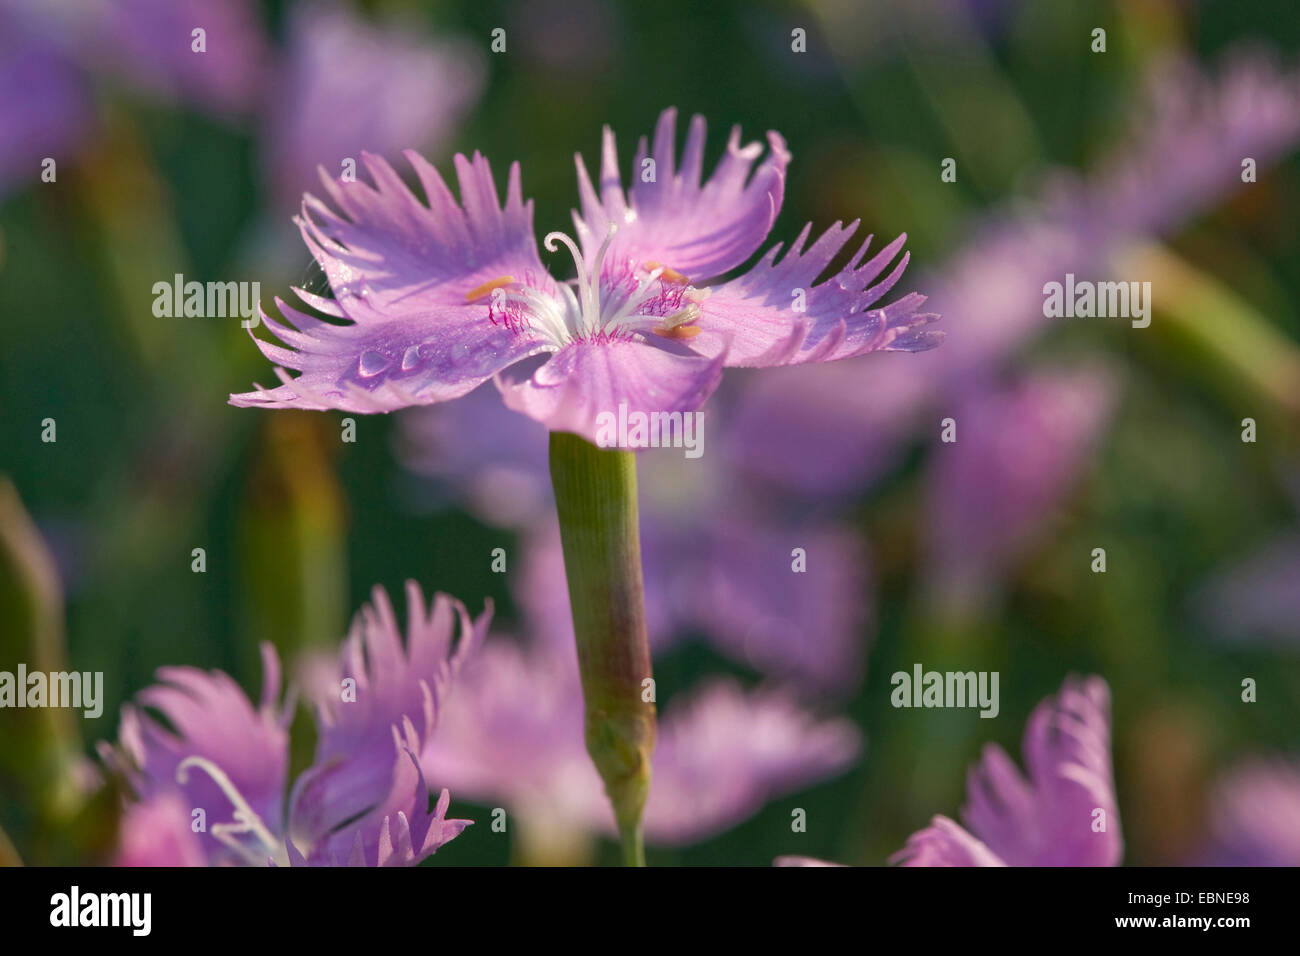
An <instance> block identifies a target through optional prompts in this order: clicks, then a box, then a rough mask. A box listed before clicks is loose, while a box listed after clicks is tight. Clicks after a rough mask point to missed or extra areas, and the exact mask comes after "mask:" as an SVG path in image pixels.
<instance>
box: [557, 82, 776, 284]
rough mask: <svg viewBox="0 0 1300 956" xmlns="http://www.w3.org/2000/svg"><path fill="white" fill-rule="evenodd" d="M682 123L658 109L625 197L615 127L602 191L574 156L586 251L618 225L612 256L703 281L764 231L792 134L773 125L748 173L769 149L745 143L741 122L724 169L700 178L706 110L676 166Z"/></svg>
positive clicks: (577, 219)
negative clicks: (785, 134) (776, 130)
mask: <svg viewBox="0 0 1300 956" xmlns="http://www.w3.org/2000/svg"><path fill="white" fill-rule="evenodd" d="M676 125H677V110H676V109H672V108H669V109H666V110H664V111H663V112H662V113H661V114H660V115H659V122H658V124H657V126H656V127H655V135H654V143H653V146H652V149H651V152H650V153H649V154H647V151H646V140H645V138H644V137H643V138H642V139H641V143H640V146H639V148H638V150H637V155H636V161H635V163H634V165H633V170H632V176H633V185H632V188H631V190H630V191H629V193H628V195H627V196H626V197H625V196H624V194H623V187H622V183H621V181H620V178H619V172H618V152H617V150H616V149H615V146H614V134H613V132H612V131H611V130H610V129H609V127H605V130H604V135H603V138H602V148H601V166H600V182H599V184H598V185H599V198H598V196H597V190H596V189H595V188H593V185H592V181H591V178H590V176H589V175H588V174H587V168H586V166H585V165H583V162H582V157H581V156H580V155H579V156H577V157H575V160H576V163H577V167H578V193H579V197H580V198H581V201H582V214H581V215H579V214H578V213H577V212H576V211H575V212H574V214H573V220H574V225H575V226H576V228H577V231H578V237H579V239H580V240H581V242H582V246H583V249H584V250H586V251H587V252H588V254H590V253H591V252H593V251H594V250H595V249H596V248H597V247H599V246H600V244H601V242H602V241H603V240H604V239H605V237H606V235H607V233H608V232H609V229H610V228H611V226H613V227H616V228H617V230H618V231H617V232H616V233H615V236H614V240H613V242H612V243H611V245H610V250H609V256H610V258H611V259H612V260H615V261H619V262H629V261H630V262H633V263H636V264H637V265H644V264H645V263H646V262H657V263H659V264H661V265H665V266H668V267H670V268H672V269H674V270H676V271H677V272H678V273H680V274H682V275H684V276H687V277H689V278H690V280H691V281H692V282H693V283H695V284H697V285H698V284H699V283H701V282H704V281H707V280H708V279H711V278H714V277H716V276H720V275H722V274H723V273H724V272H727V271H728V270H730V269H733V268H735V267H736V266H738V265H740V264H741V263H742V262H744V261H745V260H746V259H748V258H749V257H750V256H751V255H752V254H753V253H754V252H755V251H756V250H757V249H758V247H759V246H760V245H761V244H762V242H763V240H764V239H765V238H767V234H768V232H769V231H770V230H771V228H772V223H773V221H774V220H775V219H776V214H777V212H779V211H780V209H781V201H782V197H783V195H784V192H785V168H786V165H787V164H788V163H789V161H790V153H789V152H788V151H787V150H786V148H785V140H783V139H782V138H781V136H780V135H779V134H777V133H771V132H769V133H768V134H767V140H768V145H769V147H770V149H771V151H770V152H769V153H768V156H767V158H766V159H765V160H764V161H763V162H762V163H761V164H760V165H759V167H758V170H757V171H756V172H755V173H754V174H753V176H752V177H751V176H750V171H751V169H753V166H754V163H755V161H756V160H757V159H758V158H759V156H760V155H762V152H763V148H762V146H761V145H760V144H758V143H749V144H747V145H745V146H742V145H741V144H740V127H738V126H737V127H735V128H733V129H732V131H731V137H730V139H729V140H728V141H727V149H726V153H725V154H724V155H723V158H722V160H721V161H720V162H719V163H718V166H717V169H716V170H715V171H714V173H713V175H712V176H710V177H709V179H708V180H707V181H706V182H704V183H703V184H701V177H702V171H703V164H704V138H705V123H704V117H702V116H695V117H692V119H691V125H690V131H689V133H688V134H687V139H686V148H685V151H684V153H683V154H682V157H681V167H680V168H677V166H676V159H677V150H676V146H675V144H674V136H675V129H676ZM647 159H653V161H654V179H653V181H651V182H646V181H645V178H646V177H645V175H644V173H645V171H646V170H647V169H648V168H649V167H648V166H647V165H646V162H645V161H646V160H647ZM746 180H748V182H746Z"/></svg>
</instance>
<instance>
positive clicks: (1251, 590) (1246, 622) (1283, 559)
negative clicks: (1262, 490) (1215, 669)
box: [1192, 472, 1300, 651]
mask: <svg viewBox="0 0 1300 956" xmlns="http://www.w3.org/2000/svg"><path fill="white" fill-rule="evenodd" d="M1282 485H1283V487H1284V488H1285V489H1286V490H1287V491H1288V492H1289V493H1290V498H1291V503H1292V507H1293V508H1294V510H1295V511H1296V513H1297V514H1300V472H1288V473H1286V474H1284V475H1283V482H1282ZM1192 612H1193V613H1194V614H1195V616H1196V619H1197V621H1198V622H1199V623H1200V624H1201V626H1204V627H1208V628H1209V629H1210V630H1211V631H1212V632H1213V633H1214V634H1215V635H1216V636H1219V637H1224V638H1228V639H1231V640H1236V641H1242V642H1260V643H1265V644H1273V645H1276V646H1279V647H1283V648H1286V649H1288V650H1292V651H1294V650H1297V649H1300V623H1298V622H1300V531H1296V530H1288V531H1286V532H1284V533H1282V534H1279V535H1277V536H1275V537H1273V538H1271V539H1270V540H1269V541H1267V542H1266V543H1265V544H1264V545H1263V547H1261V548H1260V549H1259V550H1258V551H1256V552H1255V553H1253V554H1250V555H1248V556H1247V557H1245V558H1243V559H1241V560H1239V561H1236V562H1234V563H1232V564H1230V565H1229V566H1228V567H1226V568H1224V569H1222V570H1220V571H1218V572H1216V573H1215V574H1214V575H1213V577H1211V578H1210V580H1209V581H1207V582H1205V583H1204V584H1203V585H1202V586H1201V587H1200V588H1198V589H1197V591H1196V593H1195V594H1194V595H1193V600H1192Z"/></svg>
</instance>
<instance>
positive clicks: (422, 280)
mask: <svg viewBox="0 0 1300 956" xmlns="http://www.w3.org/2000/svg"><path fill="white" fill-rule="evenodd" d="M675 126H676V111H675V110H672V109H669V110H665V111H664V112H663V114H662V115H661V116H660V120H659V124H658V127H657V129H656V132H655V139H654V153H653V156H649V155H647V153H646V144H645V140H642V142H641V145H640V148H639V150H638V154H637V161H636V164H635V166H636V169H637V170H638V181H637V183H636V184H635V185H634V186H633V187H632V190H631V194H630V196H625V195H624V192H623V189H622V187H621V185H620V182H619V175H618V158H617V154H616V151H615V146H614V135H613V133H612V132H611V131H610V130H609V129H608V128H606V130H605V135H604V148H603V155H602V163H601V175H600V184H601V196H600V198H598V197H597V194H596V192H595V190H594V189H593V187H592V184H591V180H590V178H589V176H588V174H587V171H586V168H585V166H583V165H582V163H581V160H579V161H578V173H579V176H578V180H579V193H580V196H581V199H582V214H581V215H580V216H579V215H577V214H576V213H575V217H574V222H575V226H576V227H577V235H578V240H579V242H580V243H581V245H582V248H581V250H580V249H579V247H578V244H577V243H575V242H574V241H573V240H572V239H571V238H570V237H568V236H567V235H565V234H563V233H550V234H548V235H547V237H546V243H545V244H546V247H547V249H548V250H549V251H555V250H556V248H557V243H559V244H562V245H564V246H566V247H567V248H568V250H569V252H570V253H571V254H572V256H573V259H574V264H575V267H576V269H577V279H576V281H575V282H573V283H572V288H571V287H570V284H568V283H565V284H560V283H556V282H555V281H554V280H553V279H551V278H550V277H549V276H548V275H547V274H546V272H545V270H544V268H543V267H542V264H541V261H540V259H539V258H538V255H537V247H536V244H535V241H534V238H533V233H532V204H531V202H529V203H527V204H525V203H524V201H523V196H522V188H521V186H520V172H519V165H518V164H517V163H516V164H514V165H513V166H512V167H511V169H510V177H509V186H508V191H507V198H506V203H505V206H504V207H502V206H501V205H500V202H499V200H498V198H497V192H496V186H495V184H494V183H493V180H492V174H491V169H490V168H489V166H488V162H487V160H486V159H484V158H483V157H482V156H480V155H478V154H475V157H474V159H473V160H472V161H471V160H467V159H465V158H464V157H463V156H457V157H456V169H457V173H458V176H459V179H460V187H461V198H462V202H463V204H464V206H463V208H462V207H461V206H460V205H458V204H457V203H456V201H455V200H454V199H453V198H452V195H451V193H450V191H449V190H448V188H447V186H446V184H445V183H444V182H443V180H442V178H441V176H439V175H438V173H437V171H436V170H435V169H434V168H433V167H432V166H431V165H430V164H429V163H428V162H427V161H426V160H424V159H423V158H422V157H421V156H419V154H417V153H414V152H411V151H408V152H407V153H406V156H407V158H408V159H409V160H410V162H411V164H412V166H413V167H414V168H415V170H416V173H417V175H418V176H419V179H420V181H421V184H422V186H423V187H424V192H425V193H426V195H427V197H428V201H429V205H428V206H425V205H423V204H422V203H420V202H419V201H418V200H417V199H416V197H415V195H414V194H413V193H412V192H411V191H410V190H409V189H408V188H407V187H406V186H405V185H404V184H403V183H402V181H401V180H400V179H399V178H398V177H397V174H396V173H395V172H394V171H393V169H392V167H390V166H389V165H388V164H387V163H386V162H384V161H383V160H382V159H381V158H379V157H375V156H372V155H369V154H365V155H364V157H363V158H364V161H365V163H366V166H367V168H368V169H369V170H370V173H371V175H372V177H373V178H374V181H375V186H374V187H371V186H368V185H366V184H365V183H362V182H330V181H326V182H325V186H326V189H327V190H328V192H329V193H330V195H331V197H332V198H333V200H334V202H335V204H336V205H337V207H338V209H339V210H340V211H334V210H332V209H330V208H329V207H328V206H326V205H325V204H324V203H323V202H321V201H320V200H318V199H316V198H314V197H311V196H308V197H307V198H306V199H305V200H304V203H303V211H302V216H301V218H300V219H299V226H300V228H301V230H302V233H303V237H304V240H305V241H306V242H307V245H308V246H309V248H311V250H312V252H313V254H314V255H315V256H316V259H317V261H318V262H319V263H320V265H321V267H322V268H323V269H324V271H325V274H326V276H327V277H328V278H329V281H330V285H331V288H332V290H333V293H334V298H333V299H332V300H329V299H324V298H321V297H319V296H315V295H312V294H310V293H305V292H300V293H299V295H300V297H301V298H302V299H303V301H304V302H306V303H307V304H308V305H310V306H313V307H315V308H316V309H318V310H320V311H322V312H324V313H326V314H327V315H330V316H332V317H334V318H338V319H344V320H347V321H348V322H349V323H350V324H345V325H338V324H334V323H330V322H323V321H321V320H319V319H315V318H312V317H311V316H308V315H306V314H303V313H301V312H298V311H296V310H294V309H291V308H289V307H288V306H286V305H284V304H283V303H279V304H280V306H281V310H282V312H283V314H284V315H285V316H287V317H288V318H289V320H290V321H291V322H292V323H293V325H295V326H296V327H297V330H296V331H295V329H293V328H289V327H286V326H284V325H282V324H280V323H279V322H277V321H275V320H274V319H271V318H269V317H265V315H264V321H266V323H267V325H268V327H269V328H270V329H271V331H272V332H273V333H274V334H275V335H276V336H277V337H278V338H280V340H281V341H283V342H284V343H285V344H286V345H287V346H289V347H288V348H285V347H282V346H278V345H274V344H271V343H269V342H265V341H262V340H260V339H257V340H256V341H257V343H258V346H259V347H260V348H261V350H262V352H263V354H265V355H266V356H267V357H268V358H269V359H271V360H272V361H273V362H276V363H278V364H279V365H282V366H287V367H288V368H292V369H296V370H298V371H300V372H301V373H302V374H301V375H300V376H299V377H298V378H292V377H291V376H290V375H289V374H288V373H287V372H286V371H284V369H283V368H277V375H279V376H280V378H281V380H282V382H283V384H282V385H280V386H279V387H277V388H275V389H271V390H267V389H263V388H260V387H259V389H258V390H257V391H254V392H247V393H243V394H240V395H233V396H231V402H232V403H233V404H236V405H249V406H269V407H300V408H313V409H326V408H340V409H346V410H351V411H361V412H382V411H392V410H394V409H397V408H402V407H405V406H409V405H419V404H432V403H434V402H438V401H445V400H448V399H452V398H457V397H459V396H461V395H464V394H466V393H467V392H469V391H471V390H472V389H473V388H474V387H476V386H477V385H479V384H480V383H482V382H483V381H485V380H486V379H487V378H489V377H491V376H494V375H496V374H497V373H502V372H504V373H505V374H504V375H501V376H498V377H497V378H496V382H497V385H498V387H499V388H500V389H501V391H502V394H503V398H504V401H505V403H506V405H507V406H509V407H510V408H512V409H514V410H516V411H520V412H522V413H524V414H526V415H528V416H530V417H532V418H535V419H536V420H538V421H540V422H542V423H543V424H545V425H546V426H547V427H548V428H549V429H551V430H553V431H570V432H574V433H576V434H579V435H581V436H583V437H586V438H587V439H588V440H593V441H594V440H596V437H597V430H598V428H597V417H598V415H599V414H600V413H601V412H602V411H604V412H607V413H611V414H612V413H614V412H615V411H621V409H622V408H624V407H626V408H627V409H628V410H629V413H638V412H639V413H641V414H645V415H648V414H650V413H651V412H660V413H664V412H674V411H675V412H686V411H693V410H695V409H698V408H699V407H700V406H701V405H702V404H703V402H704V401H705V399H706V398H707V397H708V396H709V394H711V393H712V392H713V390H714V389H715V388H716V387H717V384H718V381H719V379H720V376H721V370H722V367H723V365H724V364H726V365H755V366H771V365H789V364H797V363H801V362H813V361H816V362H821V361H828V360H832V359H838V358H845V357H848V356H851V355H860V354H863V353H865V352H870V351H877V350H907V351H916V350H922V349H928V348H930V347H932V346H934V345H935V344H937V342H938V339H939V333H935V332H931V331H927V330H925V329H924V328H923V326H924V325H926V324H927V323H929V322H931V321H933V320H934V319H935V318H936V316H934V315H931V314H923V313H918V311H917V310H918V309H919V308H920V306H921V304H922V302H923V301H924V297H923V296H920V295H917V294H915V293H913V294H910V295H907V296H904V297H903V298H902V299H899V300H898V301H896V302H894V303H893V304H891V305H889V306H886V307H885V308H882V309H877V310H874V311H872V310H869V309H868V307H869V306H870V305H871V304H872V303H874V302H875V301H877V300H878V299H879V298H880V297H881V296H883V295H884V294H885V293H887V292H888V291H889V289H890V288H892V287H893V285H894V284H895V283H896V282H897V281H898V279H899V278H900V276H901V274H902V271H903V268H904V267H905V266H906V263H907V256H906V255H904V256H903V258H902V259H901V260H900V261H899V263H898V264H897V266H896V267H895V268H894V269H893V271H892V272H890V273H889V275H887V276H886V277H885V278H883V279H881V280H880V281H878V282H876V284H875V285H870V283H871V282H872V281H873V280H876V279H877V278H878V277H879V276H880V275H881V273H882V272H883V271H884V270H885V268H886V267H887V266H888V265H889V263H890V262H892V261H893V260H894V258H895V257H896V256H897V255H898V254H899V252H900V251H901V249H902V242H903V237H900V238H899V239H897V240H895V241H894V242H893V243H891V244H889V245H888V246H886V247H885V248H884V249H883V250H882V251H881V252H880V253H878V254H877V255H876V256H875V257H874V258H873V259H871V260H870V261H869V262H867V263H865V264H861V260H862V258H863V256H864V255H865V253H866V251H867V245H868V244H867V243H863V244H862V245H861V246H860V247H859V249H858V251H857V253H856V254H855V255H854V256H853V257H852V259H851V260H850V262H849V264H848V265H846V266H845V267H844V268H843V269H842V270H841V271H840V272H839V273H837V274H836V275H835V276H834V277H833V278H831V279H829V280H827V281H826V282H824V283H821V284H815V282H816V279H817V276H818V275H819V274H820V273H821V272H822V271H823V270H824V269H825V268H826V266H827V265H828V264H829V262H830V261H831V259H832V258H833V257H834V255H835V254H836V253H837V252H839V251H840V250H841V249H842V248H843V247H844V245H845V243H846V242H847V241H848V239H849V237H850V236H851V235H852V234H853V232H854V231H855V230H856V228H857V224H856V223H854V224H852V225H850V226H849V227H847V228H844V227H842V226H841V225H839V224H838V223H837V224H836V225H834V226H832V227H831V228H830V229H829V230H827V232H826V233H824V234H823V235H822V236H821V237H820V238H819V239H818V240H817V241H816V242H815V243H813V245H812V246H811V247H808V248H807V249H805V248H804V247H805V245H806V243H807V240H808V235H809V232H810V230H811V226H807V227H805V228H804V230H803V231H802V232H801V234H800V236H799V238H798V239H797V240H796V242H795V245H794V247H793V249H791V250H790V251H789V252H787V253H786V255H785V256H784V257H783V258H782V259H781V260H780V262H779V263H778V262H777V261H776V256H777V253H778V252H779V250H780V246H777V247H775V248H773V249H772V250H770V251H769V252H768V254H767V255H766V256H765V257H764V258H763V259H762V260H761V261H760V262H759V264H758V265H757V266H756V267H755V268H754V269H753V270H752V271H750V272H748V273H746V274H745V275H743V276H741V277H739V278H737V279H733V280H731V281H729V282H726V283H723V284H721V285H717V286H713V287H705V286H704V285H703V284H701V285H700V286H698V287H697V286H696V285H694V282H696V281H699V282H701V283H702V282H703V281H705V280H708V279H710V278H713V277H716V276H719V275H721V274H723V273H725V272H727V271H728V270H730V269H732V268H734V267H735V266H737V265H740V264H741V263H743V262H744V261H745V260H746V259H747V258H748V257H749V256H750V255H751V254H752V253H753V252H754V251H755V250H756V249H757V248H758V246H759V245H760V244H761V243H762V242H763V240H764V238H765V237H766V235H767V233H768V230H769V229H770V227H771V224H772V221H773V219H774V218H775V216H776V211H777V209H778V208H779V206H780V202H781V197H782V195H783V192H784V181H785V167H786V164H787V162H788V161H789V153H788V152H787V150H786V149H785V143H784V141H783V140H782V139H781V137H780V136H779V135H778V134H776V133H769V134H768V143H769V146H770V147H771V152H770V153H769V155H768V157H767V159H766V160H764V162H763V163H762V164H761V165H759V167H758V169H757V170H756V171H754V172H753V175H752V177H751V176H750V172H751V170H752V169H753V165H754V162H755V161H756V160H757V159H758V158H759V156H760V155H761V152H762V150H761V147H760V146H759V145H758V144H756V143H755V144H750V145H748V146H744V147H742V146H741V144H740V132H739V129H736V130H733V132H732V136H731V138H730V141H729V143H728V146H727V153H726V155H725V156H724V158H723V160H722V161H721V163H720V164H719V166H718V168H717V170H716V172H715V173H714V175H713V177H712V178H710V179H709V181H708V182H707V183H705V184H704V185H703V186H701V185H700V174H701V167H702V163H703V152H704V120H703V118H702V117H699V116H697V117H695V118H694V119H693V120H692V122H691V128H690V135H689V137H688V140H687V145H686V149H685V153H684V155H683V157H682V168H681V171H680V173H675V172H674V164H675V160H676V149H675V147H674V144H673V143H674V135H675ZM651 162H652V163H653V167H651V166H650V165H647V163H651ZM652 168H653V169H654V170H656V172H655V175H653V176H650V175H648V172H649V170H651V169H652ZM747 179H748V182H746V180H747ZM800 306H802V309H801V308H800ZM787 309H789V310H790V311H789V312H787ZM688 343H689V344H688ZM545 355H550V356H551V357H550V359H549V360H545V359H543V358H541V357H542V356H545ZM527 358H534V359H536V360H535V361H533V362H530V363H525V364H524V365H521V364H520V363H521V361H522V360H523V359H527Z"/></svg>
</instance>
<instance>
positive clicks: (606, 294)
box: [465, 226, 709, 348]
mask: <svg viewBox="0 0 1300 956" xmlns="http://www.w3.org/2000/svg"><path fill="white" fill-rule="evenodd" d="M614 232H615V228H614V227H613V226H611V227H610V229H609V232H608V233H606V235H605V239H604V241H603V242H602V243H601V244H600V248H599V249H597V250H596V253H595V255H594V256H592V257H591V258H590V261H589V260H588V257H587V256H585V255H583V254H582V251H581V250H580V249H579V248H578V244H577V243H576V242H574V241H573V239H572V238H570V237H569V236H568V235H567V234H565V233H563V232H551V233H547V235H546V237H545V239H543V245H545V247H546V251H547V252H555V251H556V249H557V248H558V247H559V246H560V245H563V246H564V247H565V248H567V249H568V250H569V254H570V255H572V256H573V265H574V268H575V271H576V272H577V276H576V278H574V279H572V280H570V281H569V282H566V283H562V284H560V293H561V294H560V296H554V295H550V294H548V293H546V292H543V291H541V290H539V289H536V288H533V287H532V286H531V285H529V284H528V283H526V282H519V281H516V279H515V278H514V276H509V275H504V276H498V277H497V278H495V279H492V280H490V281H488V282H484V283H483V284H482V285H480V286H478V287H476V288H474V289H471V290H470V291H469V292H467V293H466V294H465V301H467V302H477V301H479V300H481V299H485V298H489V297H490V302H489V306H488V318H489V319H491V321H492V322H493V323H500V324H503V325H505V326H506V327H507V328H510V329H514V330H517V329H521V328H524V327H528V328H532V329H534V330H536V331H538V332H540V333H541V334H542V335H544V336H545V337H547V338H548V339H550V340H551V341H552V342H553V343H554V344H555V346H556V348H563V347H564V346H566V345H568V344H570V343H572V342H579V341H583V340H597V341H601V340H608V339H611V338H618V337H625V336H630V335H632V334H634V333H642V334H644V333H647V332H650V333H654V334H655V335H659V336H662V337H664V338H669V339H691V338H694V337H695V336H697V335H699V334H700V331H701V329H700V328H699V327H698V326H697V325H695V322H696V321H697V320H698V319H699V318H700V305H699V304H700V303H701V302H702V301H704V299H705V298H707V297H708V295H709V290H708V289H697V288H695V287H694V286H693V285H691V283H690V280H689V279H688V278H687V277H686V276H684V275H682V274H681V273H680V272H678V271H677V270H675V269H672V268H670V267H669V266H666V265H662V264H661V263H658V262H654V261H647V262H645V263H642V264H641V266H640V267H639V268H638V267H637V266H636V265H635V263H632V262H630V261H628V262H613V263H607V262H606V261H605V260H606V253H608V251H609V246H610V242H611V241H612V240H613V238H614Z"/></svg>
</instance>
